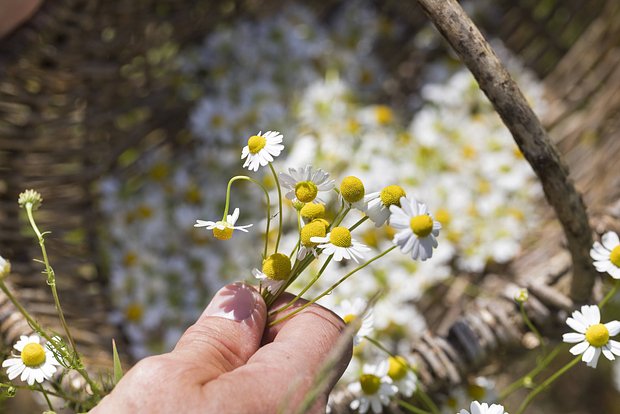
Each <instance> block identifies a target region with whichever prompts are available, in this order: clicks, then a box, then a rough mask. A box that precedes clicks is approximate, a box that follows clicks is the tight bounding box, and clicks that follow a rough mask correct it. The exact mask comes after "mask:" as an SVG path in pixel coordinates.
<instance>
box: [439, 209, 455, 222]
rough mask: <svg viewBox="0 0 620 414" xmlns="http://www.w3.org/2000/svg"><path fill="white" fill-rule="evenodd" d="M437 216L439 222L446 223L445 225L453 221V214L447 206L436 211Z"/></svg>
mask: <svg viewBox="0 0 620 414" xmlns="http://www.w3.org/2000/svg"><path fill="white" fill-rule="evenodd" d="M435 218H436V219H437V221H438V222H440V223H441V224H445V225H448V223H450V221H452V215H451V214H450V212H449V211H448V210H446V209H445V208H440V209H439V210H437V211H436V212H435Z"/></svg>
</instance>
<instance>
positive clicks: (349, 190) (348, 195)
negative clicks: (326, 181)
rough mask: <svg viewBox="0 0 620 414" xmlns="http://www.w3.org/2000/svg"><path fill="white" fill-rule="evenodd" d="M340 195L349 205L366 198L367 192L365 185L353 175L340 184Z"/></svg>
mask: <svg viewBox="0 0 620 414" xmlns="http://www.w3.org/2000/svg"><path fill="white" fill-rule="evenodd" d="M340 194H342V198H344V199H345V200H347V201H348V202H349V203H355V202H358V201H360V200H361V199H362V198H364V194H365V190H364V183H362V180H360V179H359V178H357V177H354V176H352V175H350V176H348V177H345V178H344V180H342V184H340Z"/></svg>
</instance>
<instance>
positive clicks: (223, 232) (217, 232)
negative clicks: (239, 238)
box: [213, 222, 233, 240]
mask: <svg viewBox="0 0 620 414" xmlns="http://www.w3.org/2000/svg"><path fill="white" fill-rule="evenodd" d="M219 223H222V222H218V224H219ZM232 235H233V229H231V228H230V227H228V226H226V225H225V227H224V228H223V229H218V228H217V227H214V228H213V237H215V238H216V239H218V240H228V239H230V238H231V237H232Z"/></svg>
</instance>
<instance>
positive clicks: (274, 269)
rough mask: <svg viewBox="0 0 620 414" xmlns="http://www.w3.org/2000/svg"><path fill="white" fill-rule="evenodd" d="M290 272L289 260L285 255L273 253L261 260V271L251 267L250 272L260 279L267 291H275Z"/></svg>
mask: <svg viewBox="0 0 620 414" xmlns="http://www.w3.org/2000/svg"><path fill="white" fill-rule="evenodd" d="M290 273H291V260H290V259H289V258H288V256H287V255H285V254H282V253H274V254H272V255H271V256H269V257H268V258H266V259H265V260H264V261H263V268H262V271H261V270H258V269H253V270H252V274H253V275H254V277H255V278H257V279H258V280H260V281H261V284H262V285H263V286H264V287H265V288H266V289H267V291H268V292H271V293H273V294H275V293H277V292H278V290H279V289H280V287H282V285H283V284H284V283H285V282H286V281H287V280H288V278H289V275H290Z"/></svg>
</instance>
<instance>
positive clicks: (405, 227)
mask: <svg viewBox="0 0 620 414" xmlns="http://www.w3.org/2000/svg"><path fill="white" fill-rule="evenodd" d="M400 205H401V207H398V206H396V205H392V206H390V211H391V212H392V215H391V216H390V225H391V226H392V227H394V228H395V229H396V230H400V231H398V232H397V233H396V235H395V236H394V240H393V242H394V244H396V245H398V246H399V247H400V250H401V251H402V252H403V253H405V254H408V253H411V258H412V259H413V260H416V259H420V260H422V261H424V260H426V259H429V258H430V257H432V256H433V247H437V239H436V237H437V236H439V230H440V229H441V223H439V222H438V221H437V220H434V219H433V216H432V215H431V214H430V213H429V212H428V209H427V208H426V205H425V204H424V203H419V202H417V201H416V200H415V199H409V198H407V197H402V198H401V199H400Z"/></svg>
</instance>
